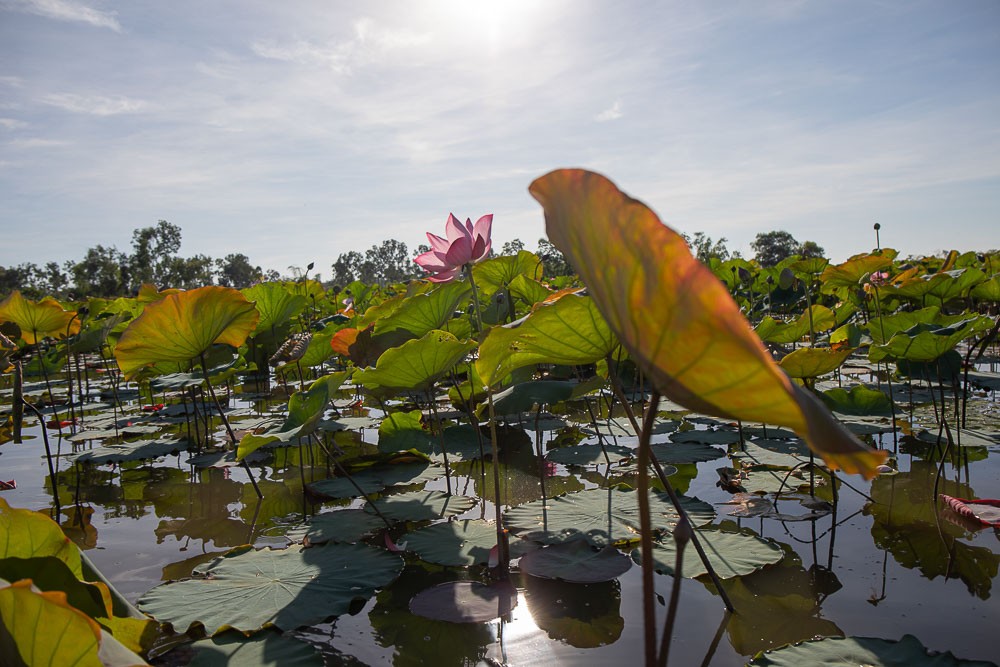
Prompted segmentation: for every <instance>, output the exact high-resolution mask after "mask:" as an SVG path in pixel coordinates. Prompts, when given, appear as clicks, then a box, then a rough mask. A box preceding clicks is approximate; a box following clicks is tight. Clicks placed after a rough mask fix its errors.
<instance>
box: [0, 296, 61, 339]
mask: <svg viewBox="0 0 1000 667" xmlns="http://www.w3.org/2000/svg"><path fill="white" fill-rule="evenodd" d="M0 322H13V323H14V324H16V325H17V326H18V327H20V329H21V338H23V339H24V342H25V343H27V344H28V345H34V344H35V343H37V342H38V341H39V340H40V339H42V338H46V337H51V338H64V337H65V336H67V335H70V336H72V335H73V334H76V333H79V332H80V320H79V318H77V316H76V311H75V310H66V309H65V308H63V307H62V305H61V304H60V303H59V302H58V301H56V300H55V299H53V298H52V297H45V298H44V299H42V300H41V301H32V300H30V299H25V298H24V297H23V296H21V292H19V291H18V290H14V291H13V292H11V294H10V296H8V297H7V298H6V299H4V300H3V302H0Z"/></svg>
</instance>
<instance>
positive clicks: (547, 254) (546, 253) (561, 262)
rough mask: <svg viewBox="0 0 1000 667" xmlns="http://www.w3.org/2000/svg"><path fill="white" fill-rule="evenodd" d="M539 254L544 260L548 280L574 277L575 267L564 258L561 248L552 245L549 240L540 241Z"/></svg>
mask: <svg viewBox="0 0 1000 667" xmlns="http://www.w3.org/2000/svg"><path fill="white" fill-rule="evenodd" d="M537 254H538V257H539V258H540V259H541V260H542V269H543V272H544V275H545V277H546V278H555V277H557V276H571V275H573V273H574V271H573V267H572V266H570V265H569V262H567V261H566V258H565V257H563V254H562V253H561V252H560V251H559V248H557V247H555V246H554V245H552V243H551V242H550V241H549V240H548V239H538V253H537Z"/></svg>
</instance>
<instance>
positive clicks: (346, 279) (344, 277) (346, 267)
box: [331, 250, 365, 287]
mask: <svg viewBox="0 0 1000 667" xmlns="http://www.w3.org/2000/svg"><path fill="white" fill-rule="evenodd" d="M364 260H365V258H364V255H362V254H361V253H360V252H358V251H356V250H351V251H349V252H342V253H340V254H339V255H338V256H337V259H336V260H335V261H334V262H333V266H332V267H331V268H332V269H333V283H334V285H339V286H341V287H343V286H344V285H349V284H351V283H353V282H354V281H355V280H360V275H361V264H362V262H364Z"/></svg>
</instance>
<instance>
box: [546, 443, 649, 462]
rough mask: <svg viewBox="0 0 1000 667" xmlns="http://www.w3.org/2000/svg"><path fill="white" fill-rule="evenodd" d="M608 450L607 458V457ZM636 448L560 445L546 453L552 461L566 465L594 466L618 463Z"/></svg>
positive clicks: (630, 454)
mask: <svg viewBox="0 0 1000 667" xmlns="http://www.w3.org/2000/svg"><path fill="white" fill-rule="evenodd" d="M605 452H607V458H605ZM634 453H635V450H633V449H630V448H629V447H622V446H619V445H606V446H604V447H601V445H576V446H575V447H559V448H558V449H553V450H552V451H550V452H549V453H547V454H546V455H545V458H547V459H548V460H550V461H555V462H556V463H562V464H564V465H578V466H592V465H603V464H605V463H618V462H619V461H622V460H624V459H627V458H629V457H630V456H632V455H633V454H634Z"/></svg>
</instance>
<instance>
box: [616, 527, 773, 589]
mask: <svg viewBox="0 0 1000 667" xmlns="http://www.w3.org/2000/svg"><path fill="white" fill-rule="evenodd" d="M695 532H697V534H698V541H699V542H701V545H702V548H704V550H705V555H706V556H708V560H709V562H711V563H712V567H713V569H715V572H716V574H718V575H719V578H720V579H732V578H733V577H742V576H744V575H747V574H750V573H752V572H756V571H757V570H759V569H761V568H762V567H765V566H767V565H773V564H774V563H777V562H778V561H780V560H781V559H782V558H783V557H784V555H785V552H784V551H782V550H781V547H779V546H778V545H777V544H775V543H774V541H773V540H764V539H761V538H759V537H757V536H756V535H755V534H754V533H753V531H751V530H749V529H746V528H744V529H743V530H741V531H739V532H731V531H728V530H719V529H718V527H708V528H699V529H698V530H697V531H695ZM632 559H633V560H634V561H635V562H636V563H637V564H641V563H642V554H641V550H640V549H635V550H634V551H633V552H632ZM676 564H677V543H676V542H675V541H674V540H673V538H671V537H669V536H668V537H666V538H664V539H661V540H659V541H658V542H656V543H655V544H654V546H653V568H654V569H655V570H656V571H657V572H659V573H660V574H668V575H672V574H673V573H674V567H675V566H676ZM681 570H682V572H681V574H682V575H683V576H685V577H687V578H689V579H693V578H695V577H700V576H701V575H703V574H708V570H707V569H705V564H704V563H703V562H702V561H701V558H699V557H698V552H697V551H695V550H694V547H690V546H689V547H688V548H686V549H685V550H684V558H683V560H682V562H681Z"/></svg>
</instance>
